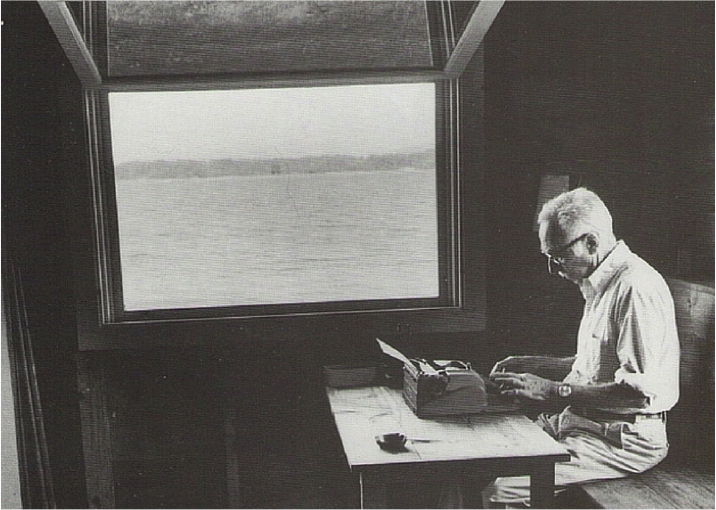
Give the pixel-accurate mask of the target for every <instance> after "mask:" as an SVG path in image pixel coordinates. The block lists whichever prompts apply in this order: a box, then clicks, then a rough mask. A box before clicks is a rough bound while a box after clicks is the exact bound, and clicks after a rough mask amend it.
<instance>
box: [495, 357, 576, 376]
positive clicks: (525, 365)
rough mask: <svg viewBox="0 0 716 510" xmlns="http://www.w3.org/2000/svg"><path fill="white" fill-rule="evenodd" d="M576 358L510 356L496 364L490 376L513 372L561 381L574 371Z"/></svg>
mask: <svg viewBox="0 0 716 510" xmlns="http://www.w3.org/2000/svg"><path fill="white" fill-rule="evenodd" d="M573 363H574V357H568V358H557V357H554V356H510V357H508V358H505V359H503V360H502V361H498V362H497V363H495V366H494V367H492V371H491V372H490V374H496V373H499V372H512V373H515V374H522V373H528V374H535V375H538V376H540V377H544V378H545V379H550V380H552V381H561V380H562V379H564V378H565V377H566V376H567V374H568V373H569V372H570V370H571V369H572V364H573Z"/></svg>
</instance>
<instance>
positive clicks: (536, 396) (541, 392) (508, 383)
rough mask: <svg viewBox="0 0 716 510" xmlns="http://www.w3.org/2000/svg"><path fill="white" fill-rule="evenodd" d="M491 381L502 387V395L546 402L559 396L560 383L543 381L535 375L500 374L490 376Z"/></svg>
mask: <svg viewBox="0 0 716 510" xmlns="http://www.w3.org/2000/svg"><path fill="white" fill-rule="evenodd" d="M490 380H492V381H493V382H494V383H495V384H498V385H500V392H501V394H502V395H508V396H512V397H524V398H529V399H531V400H538V401H545V400H549V399H552V398H554V396H555V395H557V387H558V386H559V383H556V382H554V381H550V380H549V379H543V378H542V377H538V376H536V375H533V374H526V373H525V374H516V373H513V372H498V373H493V374H490Z"/></svg>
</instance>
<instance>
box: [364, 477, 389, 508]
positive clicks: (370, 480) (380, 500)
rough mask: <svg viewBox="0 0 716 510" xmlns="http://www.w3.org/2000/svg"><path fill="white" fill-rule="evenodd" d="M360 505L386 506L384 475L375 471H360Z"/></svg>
mask: <svg viewBox="0 0 716 510" xmlns="http://www.w3.org/2000/svg"><path fill="white" fill-rule="evenodd" d="M360 507H361V508H388V497H387V490H386V485H385V479H384V477H381V476H378V475H376V474H375V473H360Z"/></svg>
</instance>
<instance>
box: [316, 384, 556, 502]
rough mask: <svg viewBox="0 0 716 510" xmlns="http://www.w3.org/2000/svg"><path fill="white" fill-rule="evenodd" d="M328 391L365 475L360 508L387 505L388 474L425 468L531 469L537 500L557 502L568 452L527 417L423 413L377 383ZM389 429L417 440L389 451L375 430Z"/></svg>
mask: <svg viewBox="0 0 716 510" xmlns="http://www.w3.org/2000/svg"><path fill="white" fill-rule="evenodd" d="M326 392H327V393H328V400H329V402H330V405H331V412H332V413H333V419H334V420H335V423H336V427H337V428H338V433H339V434H340V437H341V441H342V442H343V450H344V451H345V454H346V458H347V459H348V464H349V465H350V469H351V471H354V472H357V473H358V474H359V476H360V484H361V507H362V508H384V507H385V506H386V504H387V500H386V483H387V481H388V480H394V479H396V477H400V476H408V477H410V476H411V475H412V474H415V475H418V474H419V473H421V472H422V473H426V472H427V473H432V474H436V475H437V474H440V475H442V476H449V477H451V478H453V479H456V478H455V477H460V478H463V479H464V478H465V476H466V474H467V473H482V474H483V475H484V474H488V475H492V476H495V477H497V476H516V475H530V476H531V501H532V508H550V507H552V506H554V465H555V463H556V462H565V461H568V460H569V459H570V456H569V453H567V450H566V449H565V448H564V447H562V446H561V445H560V444H559V443H557V442H556V441H555V440H554V439H552V438H551V437H550V436H549V435H548V434H547V433H546V432H544V431H543V430H542V429H540V428H539V427H538V426H537V425H535V424H534V423H532V422H531V421H530V420H529V419H527V418H526V417H524V416H521V415H518V414H480V415H471V416H456V417H446V418H436V419H420V418H418V417H417V416H415V414H413V412H412V411H411V410H410V408H409V407H408V406H407V405H406V404H405V402H404V401H403V396H402V393H401V391H400V390H394V389H389V388H386V387H383V386H371V387H362V388H348V389H337V388H327V389H326ZM389 432H402V433H403V434H405V435H406V436H407V437H408V438H414V439H416V441H415V442H411V441H408V444H407V445H406V448H405V451H402V452H399V453H390V452H386V451H384V450H381V449H380V447H379V446H378V445H377V443H376V442H375V436H376V435H378V434H385V433H389ZM419 440H422V441H419ZM408 480H410V478H408ZM415 489H416V490H419V487H417V486H416V487H415Z"/></svg>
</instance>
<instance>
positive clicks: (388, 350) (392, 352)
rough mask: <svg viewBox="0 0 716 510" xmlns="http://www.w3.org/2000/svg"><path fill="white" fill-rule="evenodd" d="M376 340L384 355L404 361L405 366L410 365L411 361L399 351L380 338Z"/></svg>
mask: <svg viewBox="0 0 716 510" xmlns="http://www.w3.org/2000/svg"><path fill="white" fill-rule="evenodd" d="M376 340H377V341H378V345H379V346H380V350H381V351H383V354H387V355H388V356H390V357H391V358H394V359H397V360H398V361H402V362H403V363H404V364H408V365H409V364H410V360H409V359H408V358H407V357H406V356H405V354H403V353H402V352H400V351H399V350H398V349H396V348H395V347H392V346H390V345H388V344H386V343H385V342H384V341H383V340H381V339H380V338H376Z"/></svg>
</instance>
